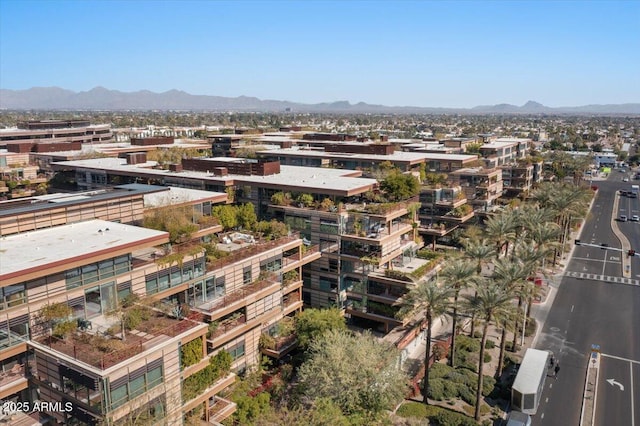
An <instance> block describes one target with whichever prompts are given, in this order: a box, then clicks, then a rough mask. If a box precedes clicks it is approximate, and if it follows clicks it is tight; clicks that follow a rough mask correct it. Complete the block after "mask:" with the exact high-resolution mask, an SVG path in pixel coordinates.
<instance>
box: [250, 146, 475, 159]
mask: <svg viewBox="0 0 640 426" xmlns="http://www.w3.org/2000/svg"><path fill="white" fill-rule="evenodd" d="M259 153H260V154H283V155H295V156H300V157H323V158H354V159H363V160H380V161H385V160H389V161H419V160H424V159H426V160H468V159H475V158H477V156H476V155H468V154H439V153H426V152H424V153H423V152H404V151H395V152H394V153H393V154H390V155H380V154H353V153H342V152H325V151H312V150H303V149H298V148H286V149H275V150H265V151H259Z"/></svg>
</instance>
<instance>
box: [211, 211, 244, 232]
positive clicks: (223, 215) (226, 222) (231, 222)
mask: <svg viewBox="0 0 640 426" xmlns="http://www.w3.org/2000/svg"><path fill="white" fill-rule="evenodd" d="M211 214H212V215H213V216H215V217H216V218H217V219H218V221H220V225H222V227H223V228H224V229H225V230H229V229H233V228H235V227H237V226H238V214H237V213H236V208H235V207H234V206H231V205H223V206H215V207H214V208H213V209H212V211H211Z"/></svg>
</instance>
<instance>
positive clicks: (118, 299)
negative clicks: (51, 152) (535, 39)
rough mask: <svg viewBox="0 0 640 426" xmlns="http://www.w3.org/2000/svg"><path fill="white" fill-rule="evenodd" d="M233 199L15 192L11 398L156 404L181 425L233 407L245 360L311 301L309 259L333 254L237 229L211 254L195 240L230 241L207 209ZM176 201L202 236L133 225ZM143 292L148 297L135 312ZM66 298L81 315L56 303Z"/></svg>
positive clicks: (151, 413) (98, 412)
mask: <svg viewBox="0 0 640 426" xmlns="http://www.w3.org/2000/svg"><path fill="white" fill-rule="evenodd" d="M226 199H227V195H226V194H225V193H215V192H209V191H197V190H190V189H183V188H167V187H150V186H147V185H141V184H131V185H124V186H120V187H117V188H115V189H113V190H111V189H109V190H106V189H105V190H99V191H91V192H86V193H80V194H74V196H70V195H69V194H58V195H52V196H49V197H39V198H34V199H33V200H30V201H32V202H31V203H26V202H20V203H17V202H5V203H6V204H5V206H4V207H6V208H3V210H2V222H1V224H2V227H1V228H0V229H1V230H2V240H1V241H2V262H0V281H2V283H3V287H2V291H3V298H2V304H3V308H2V311H3V315H4V318H3V321H4V324H5V325H4V333H3V334H4V336H5V338H4V339H3V344H2V347H1V349H0V366H1V371H2V373H1V374H2V377H1V378H0V398H1V399H3V400H4V401H15V402H18V401H23V402H24V401H31V402H32V403H35V402H37V401H47V402H51V403H59V405H54V404H52V405H51V406H52V407H58V408H60V409H59V410H58V409H55V408H52V409H50V410H45V411H43V412H40V413H31V414H29V415H28V413H12V421H16V422H18V421H27V420H26V417H31V418H32V419H33V421H39V422H42V423H43V424H46V422H52V421H54V422H58V423H59V424H98V423H101V424H104V423H106V424H129V423H127V422H128V421H130V420H131V418H132V416H135V417H140V416H142V417H145V418H148V419H155V420H153V421H152V422H153V424H167V425H168V424H181V423H182V421H183V419H185V418H190V417H195V418H196V419H197V418H199V419H201V420H202V421H206V422H210V423H215V422H218V421H220V420H222V419H223V418H225V417H227V416H229V415H230V414H231V413H233V411H234V409H235V408H234V407H235V406H234V404H233V403H232V402H231V401H228V400H226V399H225V398H223V397H222V396H221V392H223V391H224V389H226V388H227V387H228V386H229V385H230V384H232V383H233V381H234V378H235V375H234V373H233V372H238V371H243V370H244V369H245V368H246V367H248V366H252V365H256V363H257V362H258V361H259V350H260V348H259V342H260V337H261V335H262V334H263V333H267V334H268V333H269V332H272V331H273V329H274V327H275V325H276V324H277V322H278V321H280V320H282V319H283V318H285V317H286V316H288V315H289V316H290V315H293V314H295V312H298V311H300V310H301V308H302V293H301V288H302V279H301V277H302V266H303V265H305V264H307V263H309V262H312V261H313V260H315V259H317V258H319V257H320V253H319V252H318V250H317V248H316V247H308V246H305V245H304V244H303V239H302V238H300V237H299V236H298V235H297V234H292V235H290V236H284V237H280V238H275V239H272V240H268V241H267V240H264V239H261V238H260V236H258V235H256V236H255V237H254V236H252V235H248V234H241V233H230V234H229V233H226V234H225V236H224V238H222V240H221V243H220V244H218V245H217V250H218V253H224V254H225V256H222V255H221V254H219V256H220V257H219V258H218V259H210V258H208V257H207V256H205V251H204V250H203V249H202V248H199V247H200V246H198V245H195V246H194V245H193V244H194V243H196V242H198V241H212V240H214V239H215V240H216V241H217V237H216V235H217V234H219V233H220V231H222V227H221V226H220V225H217V224H216V223H215V221H212V220H209V219H206V218H207V217H209V218H211V216H210V212H211V206H212V205H213V204H216V203H220V202H225V201H226ZM167 205H168V206H169V207H168V208H175V206H176V205H178V206H183V207H184V208H186V209H187V210H186V211H187V212H191V215H192V217H193V220H194V223H197V224H198V229H197V230H196V231H195V232H194V233H193V235H192V239H191V240H189V241H185V242H184V243H183V244H175V243H174V244H170V234H169V233H167V232H162V231H155V230H152V229H146V228H143V227H139V226H135V225H133V224H140V223H141V218H142V216H143V214H144V212H145V211H150V210H153V209H162V208H166V206H167ZM96 217H104V219H108V220H103V219H95V218H96ZM205 219H206V220H205ZM120 222H122V223H120ZM124 222H127V224H125V223H124ZM190 247H191V248H190ZM131 294H135V295H137V296H138V298H139V300H140V302H136V303H134V304H133V305H132V306H129V307H128V309H129V310H128V311H127V310H126V309H124V308H123V306H124V305H125V304H126V302H127V300H128V297H130V295H131ZM58 305H63V306H64V307H66V309H68V313H67V312H65V313H64V314H62V315H59V316H58V317H55V318H51V317H48V316H47V315H46V314H45V312H46V311H47V309H48V308H50V307H51V306H58ZM134 313H135V315H133V314H134ZM134 318H136V319H135V321H134ZM69 324H70V325H69ZM63 326H65V327H66V326H69V327H71V328H70V330H69V331H67V332H64V328H60V327H63ZM60 330H62V331H60ZM61 334H63V335H61ZM290 343H294V342H290ZM185 348H190V350H189V351H187V350H186V349H185ZM275 349H276V348H273V350H275ZM194 353H195V354H197V356H196V357H195V358H194V355H193V354H194ZM221 354H222V355H225V356H222V355H221ZM227 354H228V355H227ZM273 355H274V354H273V353H272V356H273ZM226 356H228V357H229V362H228V363H225V362H224V360H225V357H226ZM275 356H277V353H276V354H275ZM227 364H228V365H227ZM212 366H214V367H215V368H214V367H212ZM205 376H206V377H208V378H211V377H212V376H214V377H215V380H214V381H213V382H207V381H205V380H203V377H205ZM28 424H31V423H28Z"/></svg>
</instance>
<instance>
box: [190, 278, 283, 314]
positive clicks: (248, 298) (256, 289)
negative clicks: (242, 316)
mask: <svg viewBox="0 0 640 426" xmlns="http://www.w3.org/2000/svg"><path fill="white" fill-rule="evenodd" d="M280 286H281V284H280V282H279V281H278V279H277V277H276V276H275V274H273V275H270V276H268V277H267V278H265V279H262V280H259V281H255V282H253V283H252V284H249V285H246V286H244V287H242V288H241V289H240V290H237V291H234V292H232V293H229V294H227V295H224V296H222V297H219V298H216V299H214V300H212V301H211V302H205V303H202V304H200V305H197V306H195V308H194V309H195V310H197V311H199V312H201V313H203V314H205V315H208V316H209V320H211V321H213V320H215V319H216V318H221V317H223V316H224V315H227V314H229V313H231V312H233V311H235V310H237V309H239V308H241V307H243V306H246V305H248V304H250V303H253V302H255V301H256V300H258V299H261V298H263V297H265V296H267V295H269V294H271V293H274V292H275V291H276V290H278V289H280Z"/></svg>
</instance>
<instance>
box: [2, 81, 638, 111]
mask: <svg viewBox="0 0 640 426" xmlns="http://www.w3.org/2000/svg"><path fill="white" fill-rule="evenodd" d="M0 109H16V110H21V109H39V110H74V109H81V110H92V109H93V110H111V111H116V110H140V111H145V110H161V111H162V110H164V111H168V110H191V111H218V112H231V111H238V112H240V111H248V112H249V111H250V112H284V111H287V110H288V111H299V112H311V113H314V112H315V113H323V112H339V113H346V114H349V113H352V114H356V113H373V114H376V113H396V114H405V113H410V114H601V115H606V114H625V115H640V103H628V104H614V105H585V106H576V107H559V108H551V107H547V106H544V105H542V104H541V103H539V102H536V101H531V100H530V101H527V103H525V104H524V105H523V106H521V107H518V106H516V105H511V104H507V103H502V104H498V105H481V106H477V107H474V108H442V107H415V106H395V107H390V106H385V105H373V104H367V103H365V102H358V103H356V104H351V102H349V101H348V100H340V101H335V102H323V103H318V104H303V103H296V102H289V101H280V100H272V99H266V100H265V99H258V98H256V97H251V96H245V95H242V96H238V97H235V98H232V97H224V96H210V95H192V94H189V93H187V92H184V91H181V90H178V89H171V90H168V91H166V92H164V93H155V92H151V91H149V90H139V91H137V92H120V91H118V90H110V89H107V88H105V87H102V86H97V87H94V88H93V89H91V90H89V91H85V92H82V91H81V92H74V91H71V90H66V89H62V88H60V87H33V88H31V89H26V90H9V89H0Z"/></svg>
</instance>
